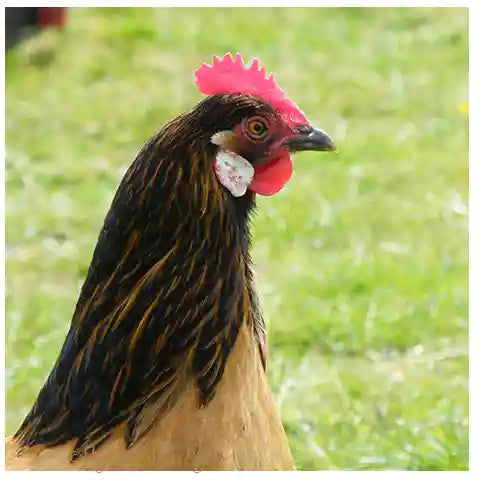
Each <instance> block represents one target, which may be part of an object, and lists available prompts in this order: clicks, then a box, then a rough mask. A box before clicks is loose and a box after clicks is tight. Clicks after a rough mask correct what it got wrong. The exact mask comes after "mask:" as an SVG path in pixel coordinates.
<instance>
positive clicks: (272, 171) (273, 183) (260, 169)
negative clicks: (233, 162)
mask: <svg viewBox="0 0 480 480" xmlns="http://www.w3.org/2000/svg"><path fill="white" fill-rule="evenodd" d="M291 176H292V161H291V160H290V155H289V153H288V151H285V152H284V153H282V154H281V155H280V156H279V157H277V158H275V159H274V160H271V161H270V162H268V163H266V164H262V165H257V166H255V175H254V177H253V180H252V183H251V184H250V186H249V187H248V188H249V189H250V190H251V191H252V192H255V193H258V194H259V195H265V196H270V195H273V194H275V193H277V192H279V191H280V190H281V189H282V188H283V187H284V186H285V184H286V183H287V182H288V180H289V179H290V177H291Z"/></svg>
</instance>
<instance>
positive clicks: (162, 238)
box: [16, 122, 264, 459]
mask: <svg viewBox="0 0 480 480" xmlns="http://www.w3.org/2000/svg"><path fill="white" fill-rule="evenodd" d="M178 123H179V122H177V123H176V122H172V124H170V125H168V126H167V127H166V128H165V129H163V130H161V131H160V132H159V133H158V134H157V135H156V136H155V137H153V139H152V140H151V141H150V142H148V143H147V144H146V146H145V147H144V149H143V150H142V151H141V152H140V153H139V155H138V156H137V158H136V159H135V161H134V163H133V164H132V166H131V167H130V168H129V170H128V171H127V173H126V175H125V177H124V179H123V180H122V182H121V184H120V187H119V189H118V191H117V193H116V195H115V198H114V200H113V202H112V205H111V208H110V210H109V212H108V214H107V216H106V218H105V222H104V225H103V228H102V230H101V232H100V235H99V238H98V242H97V245H96V247H95V251H94V254H93V259H92V262H91V265H90V268H89V271H88V274H87V278H86V280H85V282H84V284H83V286H82V289H81V293H80V297H79V299H78V302H77V306H76V309H75V313H74V315H73V319H72V323H71V327H70V330H69V332H68V335H67V337H66V339H65V343H64V345H63V347H62V350H61V353H60V355H59V358H58V360H57V362H56V364H55V366H54V368H53V370H52V372H51V373H50V375H49V377H48V379H47V381H46V383H45V385H44V387H43V388H42V390H41V392H40V394H39V396H38V398H37V400H36V402H35V404H34V406H33V408H32V410H31V411H30V413H29V414H28V416H27V417H26V419H25V421H24V423H23V424H22V426H21V427H20V429H19V431H18V432H17V434H16V437H17V439H18V440H19V442H20V444H21V445H23V446H31V445H35V444H46V445H56V444H60V443H65V442H67V441H69V440H71V439H77V441H76V445H75V449H74V452H73V454H72V458H73V459H75V458H77V457H78V456H79V455H82V454H84V453H86V452H89V451H92V450H94V449H95V448H97V447H98V446H99V445H100V444H101V443H102V442H103V441H104V440H105V439H107V438H108V436H109V435H110V433H111V431H112V429H113V428H115V427H116V426H118V425H120V424H125V441H126V444H127V446H130V445H132V444H133V443H134V442H135V441H136V440H137V439H138V438H139V437H140V436H141V435H142V434H143V433H144V432H145V431H146V430H147V429H148V428H150V426H151V425H152V424H153V422H154V421H155V420H156V419H157V418H158V417H159V416H161V415H163V414H165V413H166V412H167V411H169V410H170V408H171V407H172V405H174V404H175V402H176V400H177V398H178V396H179V395H181V394H182V391H184V389H185V387H186V385H187V384H191V382H194V385H195V386H196V391H197V397H198V406H203V407H205V406H207V405H208V404H209V402H210V400H211V399H212V398H213V396H214V395H215V391H216V387H217V385H218V382H219V381H220V379H221V378H222V375H223V372H224V369H225V365H226V361H227V358H228V356H229V354H230V352H231V350H232V348H233V345H234V342H235V340H236V338H237V334H238V331H239V329H240V328H241V327H242V325H244V324H246V325H247V326H248V325H250V327H249V328H251V329H252V332H253V335H254V337H255V338H256V340H257V341H258V343H259V345H260V348H261V350H262V349H263V346H262V345H263V344H262V342H263V332H264V330H263V320H262V318H261V314H260V311H259V307H258V300H257V297H256V295H255V292H254V288H253V280H252V273H251V266H250V259H249V254H248V247H249V226H248V225H249V224H248V222H249V220H248V219H249V214H250V211H251V210H252V208H253V207H254V196H253V194H252V193H247V194H246V195H245V196H244V197H242V198H240V199H234V198H233V197H232V196H231V195H230V194H229V192H228V191H226V190H225V189H224V188H223V187H222V186H221V185H219V184H218V182H217V179H216V177H215V174H214V172H213V168H212V163H213V154H214V152H213V150H212V149H213V146H210V145H207V144H206V143H202V140H201V139H200V138H191V139H186V138H183V137H182V135H185V134H184V133H183V132H184V131H185V129H182V126H181V125H178ZM172 138H176V141H175V142H172ZM188 140H189V141H188ZM200 152H201V153H200ZM262 351H263V350H262ZM262 358H263V360H264V357H262ZM152 405H155V407H154V408H153V412H152V408H151V406H152ZM147 411H148V415H146V412H147Z"/></svg>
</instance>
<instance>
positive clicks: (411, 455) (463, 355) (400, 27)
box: [6, 8, 468, 470]
mask: <svg viewBox="0 0 480 480" xmlns="http://www.w3.org/2000/svg"><path fill="white" fill-rule="evenodd" d="M467 28H468V12H467V10H466V9H448V8H437V9H420V8H384V9H371V8H361V9H347V8H319V9H281V8H278V9H247V8H242V9H218V8H215V9H140V8H128V9H123V8H117V9H113V8H111V9H71V10H70V18H69V22H68V25H67V28H66V30H65V31H63V32H59V31H44V32H42V33H41V34H40V35H38V36H36V37H33V38H31V39H28V40H27V41H25V42H23V43H22V44H20V45H19V46H17V47H16V48H15V49H13V50H11V51H9V52H8V56H7V65H6V66H7V72H6V96H7V105H6V142H7V156H6V169H7V185H6V189H7V203H6V212H7V213H6V214H7V224H6V240H7V246H6V258H7V282H6V284H7V291H6V295H7V298H6V301H7V312H6V367H7V370H6V374H7V378H6V382H7V416H6V422H7V423H6V430H7V433H12V432H13V431H14V430H15V429H16V427H18V425H19V423H20V422H21V420H22V419H23V416H24V415H25V414H26V412H27V411H28V410H29V408H30V406H31V405H32V403H33V401H34V399H35V397H36V394H37V392H38V390H39V388H40V387H41V385H42V383H43V381H44V379H45V377H46V375H47V374H48V372H49V370H50V368H51V367H52V365H53V363H54V361H55V359H56V356H57V353H58V351H59V349H60V346H61V344H62V342H63V339H64V336H65V334H66V332H67V328H68V324H69V321H70V317H71V314H72V312H73V308H74V305H75V302H76V298H77V295H78V291H79V288H80V285H81V283H82V280H83V278H84V276H85V274H86V270H87V268H88V265H89V262H90V259H91V254H92V250H93V247H94V244H95V241H96V238H97V235H98V232H99V229H100V227H101V225H102V222H103V218H104V215H105V213H106V211H107V208H108V206H109V204H110V201H111V199H112V197H113V194H114V192H115V189H116V187H117V185H118V183H119V180H120V178H121V176H122V174H123V172H124V171H125V169H126V167H127V166H128V164H129V163H130V162H131V161H132V160H133V158H134V156H135V154H136V152H137V151H138V150H139V149H140V147H141V146H142V145H143V143H144V142H145V141H146V140H147V139H148V138H149V137H150V135H152V134H153V133H154V132H155V131H156V130H157V129H158V128H159V127H160V126H161V125H162V124H164V123H165V122H167V121H168V120H170V119H172V118H173V117H175V116H176V115H178V114H180V113H181V112H183V111H185V110H187V109H189V108H191V107H192V106H193V105H194V104H195V103H196V102H197V101H199V100H200V98H201V96H200V94H199V93H198V92H197V91H196V88H195V86H194V83H193V71H194V70H195V69H196V68H197V67H198V66H199V64H200V63H201V62H202V61H209V60H210V59H211V56H212V55H213V54H223V53H225V52H227V51H232V52H236V51H240V52H241V53H242V54H243V55H244V57H246V58H251V57H252V56H258V57H259V58H260V59H261V60H262V62H264V63H265V64H266V66H267V69H268V70H270V71H273V72H275V74H276V78H277V81H278V83H279V84H280V85H281V86H282V87H283V88H284V89H285V90H286V91H287V92H288V93H289V94H290V96H291V97H292V98H293V99H294V100H295V101H296V102H297V103H298V104H299V105H300V106H301V107H302V108H303V109H304V111H305V112H306V114H307V115H308V116H309V118H310V119H311V120H312V122H313V123H315V124H317V125H319V126H321V127H322V128H324V129H325V130H327V131H328V132H329V133H330V134H331V135H332V136H333V138H334V139H335V140H336V143H337V145H338V147H339V149H340V153H339V154H338V155H336V156H335V155H320V156H319V155H316V154H308V153H305V154H299V155H297V158H296V159H295V172H294V176H293V178H292V180H291V182H290V183H289V184H288V185H287V187H286V188H285V190H284V191H283V192H282V193H281V194H279V195H277V196H274V197H271V198H261V199H260V200H259V207H260V208H259V212H258V216H257V217H256V220H255V228H254V230H255V231H254V238H255V240H254V251H253V256H254V260H255V262H256V265H257V268H258V277H259V279H258V281H259V289H260V294H261V297H262V301H263V309H264V312H265V316H266V319H267V321H268V324H269V334H270V337H269V339H270V372H269V373H270V378H271V384H272V387H273V390H274V394H275V396H276V399H277V402H278V406H279V408H280V410H281V414H282V418H283V421H284V424H285V427H286V430H287V433H288V437H289V441H290V445H291V447H292V451H293V455H294V457H295V461H296V465H297V468H299V469H429V470H444V469H466V468H468V424H467V422H468V384H467V381H468V351H467V335H468V307H467V300H468V294H467V286H468V253H467V238H468V237H467V203H468V190H467V188H468V187H467V181H468V137H467V132H468V98H467V94H468V85H467V82H468V43H467V42H468V40H467V39H468V34H467Z"/></svg>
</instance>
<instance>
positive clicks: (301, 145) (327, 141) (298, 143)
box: [283, 126, 337, 153]
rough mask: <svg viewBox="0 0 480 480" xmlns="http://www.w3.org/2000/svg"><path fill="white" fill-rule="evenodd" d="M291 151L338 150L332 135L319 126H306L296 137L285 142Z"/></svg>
mask: <svg viewBox="0 0 480 480" xmlns="http://www.w3.org/2000/svg"><path fill="white" fill-rule="evenodd" d="M283 145H285V146H287V147H288V149H289V150H290V152H292V153H294V152H298V151H302V150H315V151H336V150H337V149H336V147H335V144H334V143H333V140H332V138H331V137H330V135H328V134H327V133H325V132H324V131H323V130H320V129H319V128H313V127H310V126H308V127H307V126H305V129H304V130H303V129H302V131H300V132H298V133H297V134H296V135H295V136H294V137H291V138H288V139H287V140H285V141H284V142H283Z"/></svg>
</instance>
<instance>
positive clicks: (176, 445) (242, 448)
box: [5, 327, 293, 470]
mask: <svg viewBox="0 0 480 480" xmlns="http://www.w3.org/2000/svg"><path fill="white" fill-rule="evenodd" d="M72 446H73V442H69V443H67V444H64V445H61V446H58V447H53V448H45V447H44V446H34V447H31V448H29V449H27V450H26V451H25V452H24V453H23V454H22V455H20V456H17V455H16V451H17V444H16V441H15V440H13V439H12V438H11V437H10V438H9V439H7V442H6V453H5V458H6V468H7V469H8V470H178V469H184V470H292V469H293V461H292V457H291V454H290V451H289V447H288V442H287V438H286V435H285V432H284V430H283V427H282V423H281V421H280V418H279V415H278V412H277V409H276V406H275V404H274V401H273V398H272V394H271V391H270V387H269V385H268V381H267V376H266V373H265V371H264V369H263V368H262V365H261V359H260V355H259V352H258V347H257V344H256V341H255V340H254V338H253V335H252V332H251V331H250V329H247V328H246V327H244V328H242V329H241V331H240V333H239V336H238V339H237V342H236V343H235V346H234V348H233V350H232V353H231V355H230V357H229V359H228V361H227V366H226V369H225V374H224V376H223V378H222V380H221V381H220V383H219V385H218V389H217V393H216V395H215V397H214V398H213V399H212V401H211V402H210V404H209V405H208V406H207V407H206V408H203V409H199V408H197V407H196V399H195V391H194V388H193V383H192V385H191V388H189V389H188V390H187V391H186V392H185V393H184V394H183V395H182V396H181V398H180V399H179V401H178V403H177V404H176V405H175V407H174V408H173V409H172V410H171V411H170V412H169V413H168V414H167V415H165V417H163V418H162V419H161V420H160V421H158V422H157V423H156V425H155V426H154V427H153V428H152V429H151V430H150V431H149V432H148V433H147V434H146V435H145V436H144V437H143V438H141V439H140V440H139V441H138V443H136V444H135V445H134V446H133V447H132V448H130V449H128V450H125V446H124V440H123V431H122V428H121V427H118V428H117V429H116V431H115V432H114V434H113V435H112V437H111V438H110V439H108V440H107V442H106V443H105V444H104V445H102V446H101V448H99V449H98V451H96V452H94V453H93V454H91V455H87V456H85V457H83V458H80V459H78V460H76V461H75V462H74V463H71V462H70V454H71V451H72Z"/></svg>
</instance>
